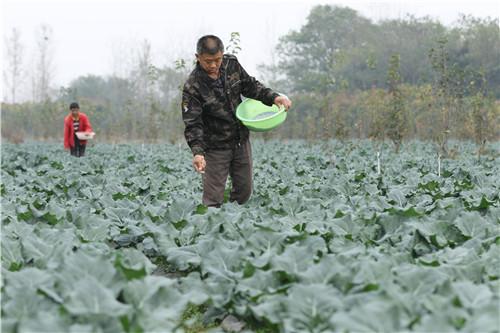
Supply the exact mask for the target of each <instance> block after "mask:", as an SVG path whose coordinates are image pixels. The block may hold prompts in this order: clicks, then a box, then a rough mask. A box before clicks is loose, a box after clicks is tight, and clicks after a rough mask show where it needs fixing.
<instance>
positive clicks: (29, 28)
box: [2, 0, 500, 87]
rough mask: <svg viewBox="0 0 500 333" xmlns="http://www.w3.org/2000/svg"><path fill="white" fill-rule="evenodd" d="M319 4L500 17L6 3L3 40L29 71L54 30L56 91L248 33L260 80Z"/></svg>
mask: <svg viewBox="0 0 500 333" xmlns="http://www.w3.org/2000/svg"><path fill="white" fill-rule="evenodd" d="M317 4H332V5H333V4H337V5H343V6H349V7H351V8H353V9H355V10H357V11H358V12H359V13H360V14H361V15H364V16H366V17H369V18H371V19H373V20H378V19H382V18H399V17H401V18H402V17H404V16H405V15H406V14H407V13H411V14H413V15H415V16H417V17H423V16H431V17H433V18H437V19H439V20H441V22H443V23H445V24H452V23H453V22H454V21H456V19H457V18H458V15H459V13H464V14H471V15H473V16H476V17H487V16H489V17H495V18H498V17H499V16H500V1H498V0H496V1H495V0H474V1H470V0H467V1H466V0H407V1H405V0H399V1H396V0H375V1H368V0H351V1H347V0H331V1H316V0H310V1H306V0H301V1H299V0H295V1H277V0H267V1H209V0H206V1H202V0H198V1H167V0H87V1H83V0H2V35H3V37H4V40H5V37H6V36H8V35H9V34H10V33H11V30H12V28H14V27H15V28H18V29H19V30H20V31H21V42H22V43H23V44H24V48H25V52H24V53H25V54H24V60H25V66H26V67H27V68H28V66H30V63H31V62H32V60H31V59H32V54H33V50H34V45H35V31H36V29H37V27H39V26H40V25H41V24H47V25H49V26H50V27H51V28H52V30H53V38H52V42H53V43H52V45H53V65H54V68H53V73H54V80H53V84H54V86H56V87H57V86H61V85H68V84H69V82H70V81H71V80H72V79H74V78H76V77H78V76H80V75H86V74H97V75H107V74H111V73H118V74H123V73H124V72H125V71H126V69H127V59H130V58H131V57H132V55H133V53H134V52H135V51H134V49H135V50H137V49H138V48H139V45H140V43H141V41H143V40H144V39H147V40H149V41H150V42H151V44H152V49H153V56H154V58H153V60H154V64H155V65H157V66H162V65H164V64H166V63H170V64H172V62H173V61H174V60H175V59H177V58H179V57H192V56H193V54H194V48H195V44H196V40H197V39H198V37H200V36H201V35H204V34H216V35H218V36H220V37H221V38H222V40H223V41H224V42H226V43H227V41H228V40H229V37H230V33H231V32H232V31H238V32H240V34H241V47H242V51H241V52H240V54H239V55H238V57H239V59H240V62H241V63H242V64H243V66H244V67H245V68H246V69H247V71H248V72H250V73H251V74H252V75H254V76H258V73H257V72H256V70H257V66H258V64H261V63H266V62H269V61H270V59H271V53H272V50H273V47H274V46H275V44H276V42H277V40H278V38H279V37H280V36H282V35H284V34H286V33H288V32H289V31H291V30H298V29H300V27H301V26H302V25H303V24H304V23H305V22H306V17H307V15H308V13H309V11H310V9H311V8H312V7H313V6H314V5H317ZM4 43H5V41H4V42H3V43H2V44H3V45H2V47H3V48H4V50H3V52H2V54H3V57H4V59H5V47H4ZM4 63H5V61H2V65H3V64H4Z"/></svg>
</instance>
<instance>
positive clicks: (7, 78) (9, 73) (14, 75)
mask: <svg viewBox="0 0 500 333" xmlns="http://www.w3.org/2000/svg"><path fill="white" fill-rule="evenodd" d="M5 50H6V56H7V59H6V60H7V61H6V62H7V66H6V67H5V68H4V70H3V79H4V89H5V92H4V96H7V95H8V94H9V95H10V102H11V103H12V104H14V103H16V98H17V95H18V94H17V93H18V91H19V87H20V85H21V84H22V80H23V76H22V71H23V70H22V63H23V51H24V47H23V45H22V44H21V32H20V31H19V30H18V29H16V28H13V29H12V32H11V35H10V37H9V38H6V39H5ZM7 90H8V94H7ZM6 99H7V97H6Z"/></svg>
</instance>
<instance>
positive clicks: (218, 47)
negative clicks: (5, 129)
mask: <svg viewBox="0 0 500 333" xmlns="http://www.w3.org/2000/svg"><path fill="white" fill-rule="evenodd" d="M219 51H220V52H222V53H224V44H223V43H222V41H221V40H220V38H219V37H217V36H214V35H206V36H203V37H201V38H200V39H198V43H197V44H196V53H197V54H198V55H202V54H210V55H214V54H216V53H217V52H219Z"/></svg>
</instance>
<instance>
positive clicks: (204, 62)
mask: <svg viewBox="0 0 500 333" xmlns="http://www.w3.org/2000/svg"><path fill="white" fill-rule="evenodd" d="M222 56H223V53H222V52H221V51H219V52H217V53H216V54H197V55H196V59H198V61H199V62H200V66H201V68H203V70H204V71H205V72H207V74H208V75H210V76H217V75H218V74H219V69H220V65H221V64H222Z"/></svg>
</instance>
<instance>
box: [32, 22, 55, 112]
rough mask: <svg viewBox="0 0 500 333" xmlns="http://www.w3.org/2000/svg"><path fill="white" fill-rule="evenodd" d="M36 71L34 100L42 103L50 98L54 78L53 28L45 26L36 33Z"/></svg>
mask: <svg viewBox="0 0 500 333" xmlns="http://www.w3.org/2000/svg"><path fill="white" fill-rule="evenodd" d="M35 52H36V53H35V71H34V73H33V79H32V84H33V99H34V101H37V102H41V101H45V100H47V99H49V97H50V84H51V81H52V76H53V64H52V57H53V50H52V28H51V27H50V26H49V25H46V24H43V25H41V26H40V28H39V29H38V30H37V31H36V51H35Z"/></svg>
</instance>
